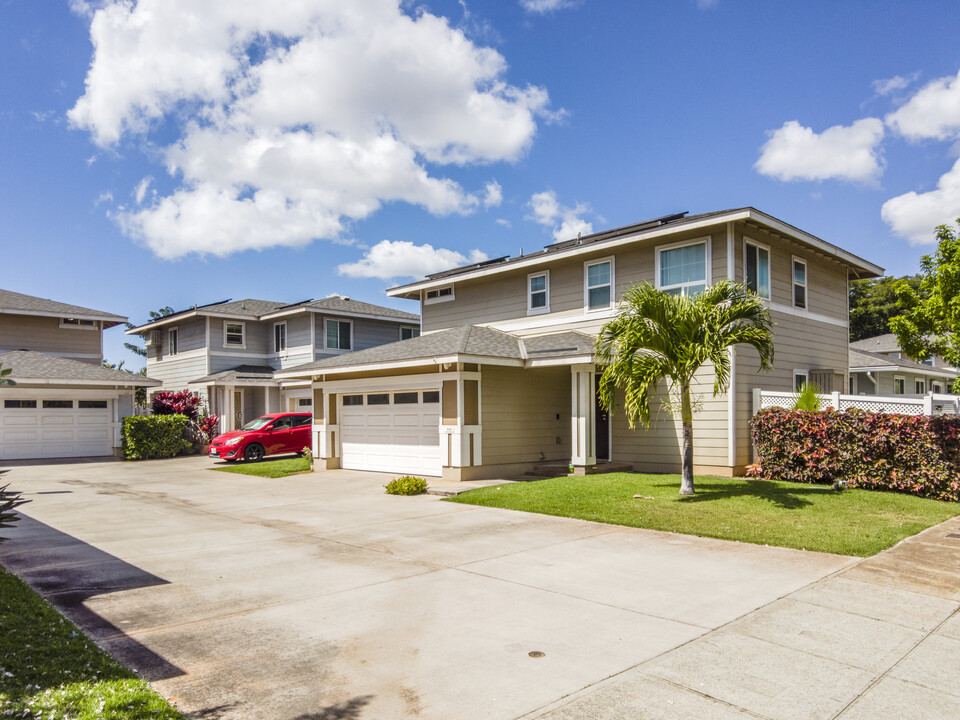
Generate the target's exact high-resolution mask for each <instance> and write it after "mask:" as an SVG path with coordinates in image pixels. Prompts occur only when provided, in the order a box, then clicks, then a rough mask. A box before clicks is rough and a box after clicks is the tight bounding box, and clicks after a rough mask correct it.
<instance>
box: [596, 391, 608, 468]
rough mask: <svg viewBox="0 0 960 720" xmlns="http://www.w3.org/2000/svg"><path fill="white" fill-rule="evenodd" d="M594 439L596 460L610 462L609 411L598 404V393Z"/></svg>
mask: <svg viewBox="0 0 960 720" xmlns="http://www.w3.org/2000/svg"><path fill="white" fill-rule="evenodd" d="M595 420H596V422H595V426H596V429H597V430H596V441H597V445H596V447H597V462H610V413H608V412H607V411H606V410H604V409H603V406H602V405H600V395H599V394H598V395H597V398H596V416H595Z"/></svg>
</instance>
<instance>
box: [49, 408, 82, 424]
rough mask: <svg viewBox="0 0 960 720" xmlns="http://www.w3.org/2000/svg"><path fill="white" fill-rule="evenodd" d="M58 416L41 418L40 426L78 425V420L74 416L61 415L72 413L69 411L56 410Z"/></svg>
mask: <svg viewBox="0 0 960 720" xmlns="http://www.w3.org/2000/svg"><path fill="white" fill-rule="evenodd" d="M55 412H57V413H58V414H57V415H44V416H42V417H41V418H40V424H41V425H44V426H47V425H74V424H76V418H74V417H73V414H72V413H71V414H70V415H61V414H59V413H63V412H70V411H69V410H67V411H64V410H56V411H55Z"/></svg>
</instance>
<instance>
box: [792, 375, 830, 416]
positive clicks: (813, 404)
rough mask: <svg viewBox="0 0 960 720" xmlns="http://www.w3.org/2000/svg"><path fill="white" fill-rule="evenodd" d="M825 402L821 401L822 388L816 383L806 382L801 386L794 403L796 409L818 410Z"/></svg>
mask: <svg viewBox="0 0 960 720" xmlns="http://www.w3.org/2000/svg"><path fill="white" fill-rule="evenodd" d="M822 404H823V403H821V402H820V388H819V387H818V386H817V384H816V383H811V382H805V383H803V384H802V385H801V386H800V392H798V393H797V399H796V400H795V401H794V403H793V409H794V410H811V411H814V412H816V411H817V410H819V409H820V407H821V405H822Z"/></svg>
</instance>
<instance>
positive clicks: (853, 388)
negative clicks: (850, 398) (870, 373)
mask: <svg viewBox="0 0 960 720" xmlns="http://www.w3.org/2000/svg"><path fill="white" fill-rule="evenodd" d="M850 394H851V395H856V394H857V376H856V375H851V376H850Z"/></svg>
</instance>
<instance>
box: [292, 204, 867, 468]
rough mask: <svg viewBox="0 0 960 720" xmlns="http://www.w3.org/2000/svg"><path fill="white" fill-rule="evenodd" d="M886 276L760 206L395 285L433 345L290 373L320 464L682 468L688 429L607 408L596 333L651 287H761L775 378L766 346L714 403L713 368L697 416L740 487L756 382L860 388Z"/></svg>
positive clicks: (702, 461) (704, 460) (386, 350)
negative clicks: (876, 282)
mask: <svg viewBox="0 0 960 720" xmlns="http://www.w3.org/2000/svg"><path fill="white" fill-rule="evenodd" d="M882 272H883V270H882V268H880V267H878V266H876V265H874V264H872V263H869V262H867V261H865V260H862V259H860V258H858V257H856V256H855V255H852V254H850V253H848V252H846V251H844V250H842V249H840V248H838V247H836V246H834V245H831V244H829V243H827V242H824V241H823V240H821V239H819V238H817V237H814V236H813V235H810V234H809V233H805V232H803V231H802V230H798V229H797V228H795V227H793V226H791V225H788V224H786V223H784V222H782V221H780V220H777V219H776V218H773V217H771V216H769V215H766V214H764V213H762V212H759V211H758V210H755V209H753V208H741V209H737V210H727V211H722V212H715V213H708V214H705V215H694V216H689V217H688V216H686V213H682V214H679V215H672V216H668V217H663V218H658V219H656V220H652V221H649V222H645V223H638V224H635V225H630V226H627V227H622V228H616V229H614V230H609V231H605V232H600V233H596V234H593V235H588V236H585V237H578V238H575V239H572V240H568V241H564V242H559V243H555V244H553V245H549V246H547V247H546V248H545V249H544V250H541V251H539V252H535V253H532V254H529V255H521V256H520V257H515V258H498V259H495V260H490V261H488V262H485V263H480V264H476V265H470V266H467V267H462V268H457V269H455V270H450V271H447V272H442V273H436V274H433V275H430V276H428V277H427V278H426V279H425V280H422V281H419V282H415V283H411V284H409V285H404V286H401V287H395V288H392V289H391V290H389V291H388V292H387V294H388V295H390V296H391V297H401V298H408V299H411V300H414V301H417V302H418V303H419V305H420V311H421V316H422V321H421V322H422V328H423V336H422V337H419V338H414V339H410V340H406V341H402V342H397V343H394V344H392V345H383V346H380V347H377V348H373V349H370V350H363V351H360V352H356V353H353V354H351V355H346V356H342V357H333V358H328V359H325V360H319V361H316V362H314V363H310V364H307V365H303V366H301V367H298V368H294V369H289V370H287V369H284V370H281V371H279V372H277V374H276V376H277V377H278V378H281V379H284V380H300V381H305V382H309V383H310V384H311V387H312V388H313V393H314V423H315V425H314V440H313V447H314V454H315V455H316V456H317V457H318V458H319V460H318V462H317V463H316V466H317V467H320V468H323V467H327V468H330V467H344V468H354V469H368V470H383V471H389V472H415V473H420V474H423V475H431V476H440V475H442V476H443V477H444V478H449V479H454V480H456V479H471V478H481V477H509V476H511V475H516V474H520V473H523V472H525V471H528V470H530V469H532V468H533V467H534V466H535V465H537V464H539V463H554V464H556V463H562V464H563V465H564V466H566V465H567V463H572V464H574V465H575V466H576V467H577V469H578V470H577V471H578V472H587V471H588V470H589V469H590V468H591V467H593V466H595V465H596V464H597V463H601V462H604V461H611V462H617V463H624V464H629V465H630V466H632V467H634V468H635V469H637V470H641V471H654V472H676V471H678V470H679V468H680V424H679V421H678V420H677V419H675V418H674V417H672V416H670V415H669V414H668V413H667V412H665V411H663V410H658V409H655V410H654V412H653V420H652V423H651V426H650V428H649V429H646V430H645V429H637V430H630V429H629V428H628V426H627V423H626V420H625V418H624V415H623V413H622V412H615V413H614V415H613V417H612V418H611V417H608V416H607V414H606V413H603V412H601V411H600V410H598V408H597V401H596V379H597V377H598V371H599V369H598V368H597V367H596V365H595V364H594V358H593V343H594V339H595V337H596V335H597V333H598V331H599V330H600V328H601V327H602V326H603V324H604V323H605V322H607V321H608V320H610V319H611V318H613V317H615V316H616V314H617V313H618V312H619V310H618V306H617V301H618V300H619V299H620V298H621V297H622V295H623V293H624V291H625V289H626V288H627V287H628V286H630V285H632V284H634V283H637V282H639V281H647V282H650V283H652V284H654V285H655V286H656V287H659V288H661V289H663V290H665V291H668V292H672V293H683V294H691V293H696V292H698V291H699V290H702V289H703V288H704V287H705V286H707V285H709V284H711V283H713V282H715V281H717V280H720V279H724V278H730V279H733V280H736V281H745V282H746V283H747V284H748V285H749V286H750V287H751V289H753V290H754V291H755V292H757V293H758V294H759V295H761V296H762V297H764V298H766V299H767V300H768V301H769V308H770V310H771V314H772V317H773V320H774V322H775V328H774V334H775V345H776V362H775V367H774V370H773V371H772V372H769V373H764V374H762V375H760V374H758V373H757V369H758V367H759V358H758V356H757V354H756V351H754V350H753V349H752V348H747V347H743V348H738V349H737V350H736V352H735V353H734V372H733V375H732V378H731V387H730V391H729V393H728V394H727V395H725V396H723V397H719V398H713V397H712V393H711V390H712V371H710V370H709V369H706V371H704V372H702V373H701V374H700V376H699V378H700V381H701V385H700V390H701V399H702V406H701V409H700V412H699V413H698V414H697V416H696V419H695V422H694V429H695V430H694V432H695V435H694V437H695V443H696V454H695V462H696V466H695V471H696V472H698V473H706V474H716V475H724V476H730V475H734V474H740V473H741V472H742V471H743V469H744V466H745V465H747V464H748V463H749V462H750V460H751V458H750V438H749V420H750V416H751V413H752V407H751V394H752V390H753V388H755V387H762V388H765V389H769V390H774V389H782V390H792V389H793V388H794V387H795V386H796V384H797V383H798V382H800V381H802V380H803V379H811V380H816V381H817V382H818V383H819V384H820V385H821V386H822V387H824V389H826V390H837V391H840V390H843V389H844V388H845V387H846V385H847V359H848V358H847V345H848V342H847V338H848V314H847V297H848V295H847V282H848V280H849V279H850V278H865V277H866V278H868V277H876V276H878V275H880V274H882ZM656 405H657V406H659V403H656Z"/></svg>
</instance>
